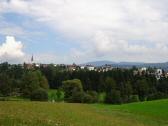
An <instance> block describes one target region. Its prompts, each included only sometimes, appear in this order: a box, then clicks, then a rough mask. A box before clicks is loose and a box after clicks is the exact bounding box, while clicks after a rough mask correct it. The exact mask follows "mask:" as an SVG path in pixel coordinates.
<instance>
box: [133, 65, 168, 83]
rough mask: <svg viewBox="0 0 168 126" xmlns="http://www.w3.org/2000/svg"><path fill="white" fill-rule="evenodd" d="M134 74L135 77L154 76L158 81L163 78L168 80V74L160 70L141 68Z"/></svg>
mask: <svg viewBox="0 0 168 126" xmlns="http://www.w3.org/2000/svg"><path fill="white" fill-rule="evenodd" d="M133 74H134V75H144V74H148V75H154V76H155V77H156V79H157V80H160V79H161V78H162V77H166V78H168V72H166V71H164V70H163V69H158V68H155V69H149V68H146V67H142V68H139V69H138V70H134V71H133Z"/></svg>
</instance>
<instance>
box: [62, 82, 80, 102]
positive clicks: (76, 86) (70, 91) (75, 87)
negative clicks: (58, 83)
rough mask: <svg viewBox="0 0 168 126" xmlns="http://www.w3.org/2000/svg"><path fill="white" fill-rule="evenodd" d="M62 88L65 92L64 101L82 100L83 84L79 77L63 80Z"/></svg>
mask: <svg viewBox="0 0 168 126" xmlns="http://www.w3.org/2000/svg"><path fill="white" fill-rule="evenodd" d="M62 89H63V91H64V93H65V101H67V102H79V103H81V102H82V98H83V86H82V83H81V81H80V80H79V79H73V80H67V81H63V86H62Z"/></svg>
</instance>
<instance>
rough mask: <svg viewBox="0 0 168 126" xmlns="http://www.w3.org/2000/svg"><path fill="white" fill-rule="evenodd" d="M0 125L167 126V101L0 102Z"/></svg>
mask: <svg viewBox="0 0 168 126" xmlns="http://www.w3.org/2000/svg"><path fill="white" fill-rule="evenodd" d="M0 126H168V100H159V101H151V102H143V103H132V104H125V105H104V104H90V105H88V104H70V103H47V102H30V101H3V102H0Z"/></svg>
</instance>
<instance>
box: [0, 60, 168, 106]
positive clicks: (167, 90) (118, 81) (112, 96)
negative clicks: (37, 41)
mask: <svg viewBox="0 0 168 126" xmlns="http://www.w3.org/2000/svg"><path fill="white" fill-rule="evenodd" d="M135 69H136V68H132V69H119V68H116V69H113V70H110V71H107V72H97V71H88V70H77V71H67V70H66V69H65V68H62V67H59V66H57V67H55V66H54V65H52V64H51V65H48V66H45V67H42V66H41V67H40V68H39V67H38V68H35V67H34V68H33V69H26V68H24V67H23V66H21V65H10V64H8V63H2V64H0V95H1V96H14V95H16V96H22V97H24V98H29V99H32V100H37V99H40V98H41V99H40V100H47V99H48V98H47V90H48V89H57V90H61V91H63V92H64V94H65V95H64V100H65V101H67V102H82V103H94V102H99V101H100V99H101V98H100V96H102V97H103V100H101V102H105V103H112V104H121V103H128V102H135V101H145V100H155V99H161V98H167V97H168V78H161V79H160V80H157V79H156V78H155V76H154V75H149V74H145V73H144V74H142V75H138V74H137V75H134V74H133V71H134V70H135ZM101 94H103V95H101Z"/></svg>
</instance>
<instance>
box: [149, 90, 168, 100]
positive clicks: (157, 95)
mask: <svg viewBox="0 0 168 126" xmlns="http://www.w3.org/2000/svg"><path fill="white" fill-rule="evenodd" d="M167 97H168V96H167V95H166V94H164V93H162V92H157V93H154V94H151V95H149V96H148V97H147V101H151V100H157V99H163V98H167Z"/></svg>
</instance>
